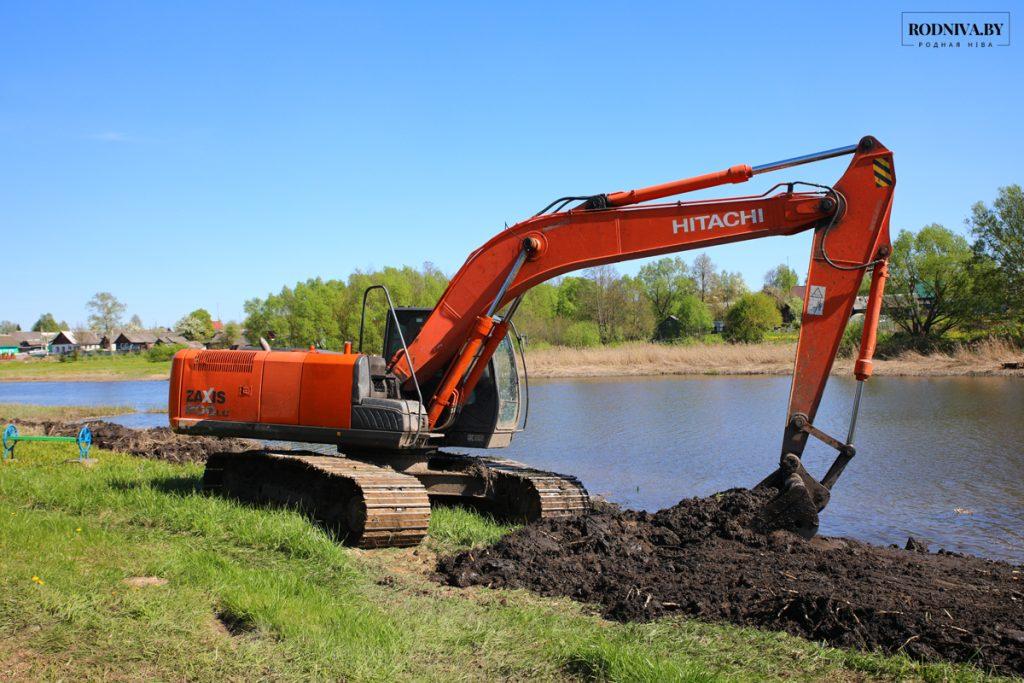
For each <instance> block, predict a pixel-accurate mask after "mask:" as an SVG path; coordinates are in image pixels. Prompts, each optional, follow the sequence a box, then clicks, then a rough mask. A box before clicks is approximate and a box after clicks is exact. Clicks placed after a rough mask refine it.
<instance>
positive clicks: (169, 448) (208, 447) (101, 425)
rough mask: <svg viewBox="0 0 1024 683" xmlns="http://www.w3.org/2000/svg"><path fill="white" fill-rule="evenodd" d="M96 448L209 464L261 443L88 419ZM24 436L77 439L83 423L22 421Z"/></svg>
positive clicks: (182, 461) (178, 461) (167, 428)
mask: <svg viewBox="0 0 1024 683" xmlns="http://www.w3.org/2000/svg"><path fill="white" fill-rule="evenodd" d="M87 423H88V425H89V429H91V430H92V440H93V446H95V447H96V448H102V449H105V450H108V451H118V452H120V453H130V454H132V455H138V456H141V457H144V458H155V459H158V460H167V461H170V462H177V463H184V462H206V459H207V458H208V457H209V456H210V455H212V454H213V453H224V452H232V453H235V452H241V451H246V450H251V449H253V448H257V447H258V445H255V444H258V442H256V441H250V440H247V439H216V438H213V437H208V436H183V435H179V434H175V433H174V432H172V431H171V430H170V428H169V427H153V428H150V429H131V428H130V427H122V426H121V425H118V424H113V423H112V422H104V421H102V420H88V421H87ZM18 425H19V427H21V428H22V430H23V432H24V433H34V434H54V435H62V436H74V435H76V434H78V430H80V429H81V428H82V423H81V422H54V421H48V420H47V421H29V420H19V421H18Z"/></svg>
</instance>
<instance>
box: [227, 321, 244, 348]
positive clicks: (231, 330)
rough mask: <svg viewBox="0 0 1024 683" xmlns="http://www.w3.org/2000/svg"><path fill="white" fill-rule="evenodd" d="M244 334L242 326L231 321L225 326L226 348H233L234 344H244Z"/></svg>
mask: <svg viewBox="0 0 1024 683" xmlns="http://www.w3.org/2000/svg"><path fill="white" fill-rule="evenodd" d="M242 335H243V332H242V326H241V325H239V324H238V323H236V322H235V321H234V320H229V321H228V322H226V323H225V324H224V335H223V336H224V341H225V346H232V345H234V344H241V343H243V337H242Z"/></svg>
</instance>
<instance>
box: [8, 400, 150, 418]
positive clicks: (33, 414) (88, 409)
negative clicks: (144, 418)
mask: <svg viewBox="0 0 1024 683" xmlns="http://www.w3.org/2000/svg"><path fill="white" fill-rule="evenodd" d="M134 412H135V409H134V408H132V407H131V406H37V405H30V404H28V403H0V422H10V421H11V420H84V419H87V418H90V417H107V416H109V415H124V414H126V413H134ZM161 412H163V411H161Z"/></svg>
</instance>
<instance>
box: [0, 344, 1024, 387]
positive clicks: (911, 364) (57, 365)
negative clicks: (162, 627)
mask: <svg viewBox="0 0 1024 683" xmlns="http://www.w3.org/2000/svg"><path fill="white" fill-rule="evenodd" d="M795 355H796V344H795V343H785V342H783V343H779V342H765V343H761V344H722V343H719V344H689V345H674V344H652V343H643V342H636V343H630V344H620V345H616V346H601V347H596V348H588V349H576V348H569V347H557V346H553V347H547V348H539V349H528V350H527V354H526V359H527V364H528V365H529V370H530V377H534V378H541V377H543V378H552V379H557V378H565V379H571V378H583V377H641V376H658V375H788V374H790V373H791V372H792V371H793V359H794V357H795ZM853 362H854V359H853V358H852V357H841V358H839V359H837V360H836V364H835V367H834V368H833V370H832V373H833V374H843V375H848V374H851V373H852V372H853ZM1008 363H1009V364H1012V363H1017V364H1021V363H1024V351H1021V350H1020V349H1018V348H1015V347H1013V346H1011V345H1009V344H1005V343H1003V342H998V341H990V342H984V343H982V344H979V345H977V346H975V347H971V348H967V347H964V348H962V349H959V350H957V351H955V352H953V353H949V354H941V353H936V354H930V355H927V356H926V355H922V354H919V353H914V352H905V353H903V354H901V355H900V356H898V357H896V358H891V359H885V360H881V359H879V360H876V361H875V366H874V370H875V374H876V375H889V376H904V377H954V376H1005V377H1024V369H1019V368H1017V369H1013V368H1007V367H1004V366H1005V365H1006V364H1008ZM169 374H170V362H156V363H154V362H149V361H147V360H146V359H145V358H140V357H137V356H114V357H104V358H100V359H90V360H82V361H74V362H66V363H61V362H59V361H57V360H56V359H31V360H27V361H6V362H4V363H0V382H119V381H125V380H140V381H147V380H148V381H152V380H165V379H167V378H168V376H169Z"/></svg>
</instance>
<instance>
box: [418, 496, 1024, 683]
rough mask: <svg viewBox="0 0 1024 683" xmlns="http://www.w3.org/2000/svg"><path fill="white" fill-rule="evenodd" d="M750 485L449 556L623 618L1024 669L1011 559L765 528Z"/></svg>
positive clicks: (468, 569)
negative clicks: (694, 623)
mask: <svg viewBox="0 0 1024 683" xmlns="http://www.w3.org/2000/svg"><path fill="white" fill-rule="evenodd" d="M766 495H769V496H770V493H769V494H765V493H755V492H751V491H747V490H743V489H736V490H731V491H726V492H724V493H722V494H718V495H717V496H712V497H710V498H704V499H688V500H684V501H682V502H681V503H679V504H678V505H676V506H675V507H672V508H669V509H666V510H662V511H660V512H657V513H654V514H648V513H644V512H632V511H624V510H619V509H617V508H614V507H612V506H607V505H602V506H600V507H598V508H597V509H595V510H594V511H593V512H592V513H590V514H587V515H584V516H580V517H577V518H573V519H563V520H549V521H544V522H540V523H537V524H533V525H530V526H527V527H524V528H523V529H521V530H519V531H517V532H515V533H513V534H511V535H509V536H507V537H505V538H504V539H503V540H501V541H500V542H498V543H497V544H495V545H493V546H491V547H489V548H485V549H482V550H475V551H470V552H465V553H462V554H460V555H457V556H455V557H450V558H445V559H442V560H441V561H440V562H439V565H438V572H439V575H440V576H441V577H442V579H443V580H444V581H446V582H448V583H450V584H452V585H455V586H463V587H464V586H469V585H484V586H491V587H495V588H506V587H507V588H526V589H529V590H533V591H536V592H539V593H541V594H544V595H552V596H554V595H559V596H569V597H571V598H573V599H576V600H579V601H582V602H587V603H593V604H596V605H598V606H600V608H601V611H602V612H603V614H604V615H605V616H607V617H609V618H612V619H616V620H619V621H643V620H649V619H654V618H656V617H660V616H664V615H667V614H684V615H689V616H693V617H698V618H701V619H705V620H709V621H727V622H732V623H735V624H741V625H746V626H757V627H762V628H767V629H772V630H782V631H787V632H789V633H791V634H794V635H798V636H803V637H806V638H809V639H811V640H820V641H826V642H828V643H830V644H832V645H836V646H840V647H853V648H860V649H864V650H881V651H884V652H887V653H895V652H897V651H899V650H904V651H906V652H907V653H908V654H910V655H911V656H913V657H915V658H917V659H922V660H934V659H947V660H950V661H955V662H966V661H972V662H974V663H975V664H976V665H978V666H980V667H982V668H992V669H994V670H996V671H999V672H1002V673H1014V674H1018V675H1020V674H1024V577H1022V573H1021V569H1020V568H1019V567H1014V566H1011V565H1009V564H1005V563H1001V562H992V561H987V560H982V559H978V558H974V557H967V556H962V555H956V554H953V553H946V552H943V551H939V552H938V553H935V554H931V553H927V552H922V547H921V544H919V543H917V542H916V541H915V542H913V543H912V544H911V547H912V548H913V550H901V549H898V548H896V547H895V546H894V547H892V548H880V547H876V546H871V545H867V544H864V543H860V542H858V541H853V540H848V539H841V538H823V537H816V538H814V539H812V540H810V541H806V540H804V539H802V538H800V537H799V536H796V535H794V534H791V533H788V532H786V531H773V532H768V533H766V534H763V533H758V532H755V531H753V530H752V529H751V526H756V520H757V516H756V510H757V509H758V507H759V506H760V504H761V503H762V502H763V501H764V497H765V496H766Z"/></svg>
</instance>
